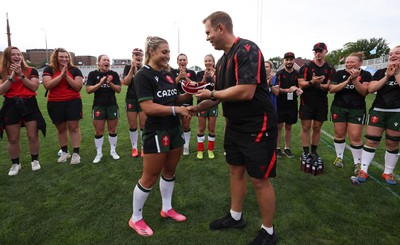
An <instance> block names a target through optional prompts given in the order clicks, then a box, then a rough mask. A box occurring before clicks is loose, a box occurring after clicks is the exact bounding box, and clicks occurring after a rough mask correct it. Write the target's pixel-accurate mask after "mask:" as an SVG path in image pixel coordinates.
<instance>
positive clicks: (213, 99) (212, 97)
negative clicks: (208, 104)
mask: <svg viewBox="0 0 400 245" xmlns="http://www.w3.org/2000/svg"><path fill="white" fill-rule="evenodd" d="M210 100H212V101H216V100H217V99H216V98H215V97H214V90H213V91H211V94H210Z"/></svg>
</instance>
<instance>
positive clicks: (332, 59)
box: [325, 49, 346, 65]
mask: <svg viewBox="0 0 400 245" xmlns="http://www.w3.org/2000/svg"><path fill="white" fill-rule="evenodd" d="M345 56H346V54H345V53H344V51H343V49H336V50H333V51H331V52H329V53H328V54H327V55H326V57H325V59H326V62H328V64H331V65H339V64H341V63H342V61H343V60H344V57H345Z"/></svg>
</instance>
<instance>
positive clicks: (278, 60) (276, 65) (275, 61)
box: [269, 56, 283, 69]
mask: <svg viewBox="0 0 400 245" xmlns="http://www.w3.org/2000/svg"><path fill="white" fill-rule="evenodd" d="M269 61H271V62H272V64H274V68H275V69H278V68H279V67H280V66H281V65H282V62H283V58H282V57H280V56H275V57H272V58H270V59H269Z"/></svg>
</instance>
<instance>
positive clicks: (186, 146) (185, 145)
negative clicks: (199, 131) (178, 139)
mask: <svg viewBox="0 0 400 245" xmlns="http://www.w3.org/2000/svg"><path fill="white" fill-rule="evenodd" d="M190 134H191V131H190V130H189V131H188V132H183V135H184V137H185V144H184V145H183V147H184V148H189V143H190Z"/></svg>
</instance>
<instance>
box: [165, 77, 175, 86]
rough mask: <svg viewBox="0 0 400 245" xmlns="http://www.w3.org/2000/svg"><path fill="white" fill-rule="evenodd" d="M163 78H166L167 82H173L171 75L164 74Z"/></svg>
mask: <svg viewBox="0 0 400 245" xmlns="http://www.w3.org/2000/svg"><path fill="white" fill-rule="evenodd" d="M165 78H167V80H168V82H169V83H171V84H174V79H172V77H170V76H168V75H166V76H165Z"/></svg>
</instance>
